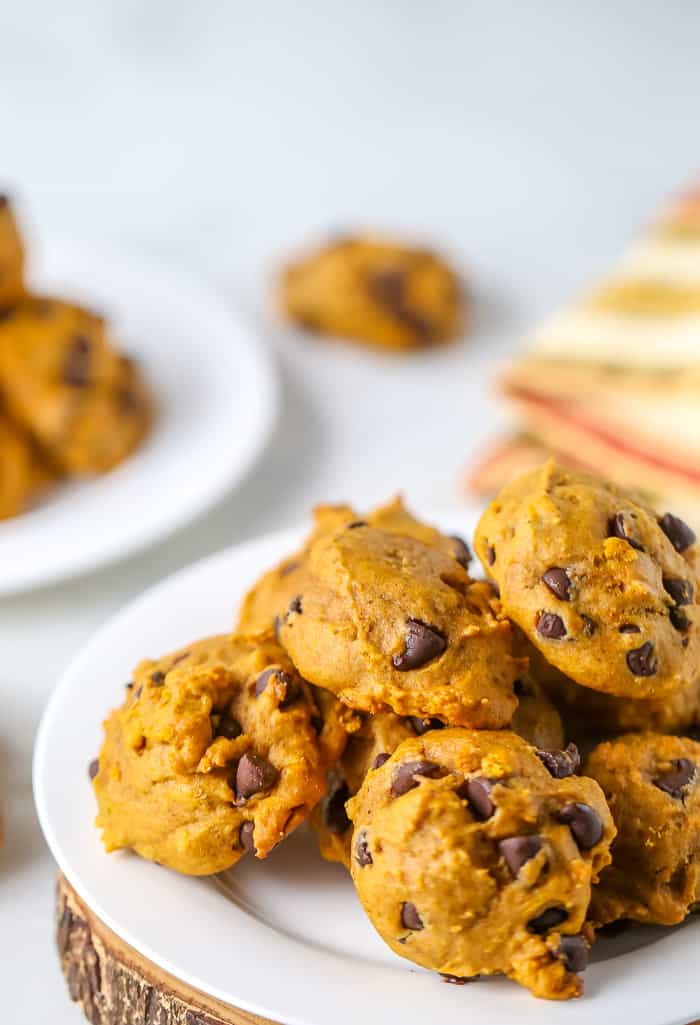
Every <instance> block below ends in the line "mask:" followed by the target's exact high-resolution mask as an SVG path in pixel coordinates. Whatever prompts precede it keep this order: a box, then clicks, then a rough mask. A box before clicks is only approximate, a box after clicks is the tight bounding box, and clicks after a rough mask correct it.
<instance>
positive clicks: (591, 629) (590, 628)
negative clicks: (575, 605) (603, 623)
mask: <svg viewBox="0 0 700 1025" xmlns="http://www.w3.org/2000/svg"><path fill="white" fill-rule="evenodd" d="M581 619H582V621H583V632H584V633H585V635H586V637H592V636H593V634H594V633H595V632H596V630H597V629H598V628H597V626H596V625H595V623H594V622H593V620H592V619H590V618H589V617H588V616H584V615H583V613H581Z"/></svg>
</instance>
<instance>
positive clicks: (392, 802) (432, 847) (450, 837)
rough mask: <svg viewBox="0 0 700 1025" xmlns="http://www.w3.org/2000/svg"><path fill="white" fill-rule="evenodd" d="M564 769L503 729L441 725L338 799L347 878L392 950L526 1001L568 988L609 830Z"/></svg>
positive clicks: (575, 981) (585, 785) (574, 989)
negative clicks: (501, 978)
mask: <svg viewBox="0 0 700 1025" xmlns="http://www.w3.org/2000/svg"><path fill="white" fill-rule="evenodd" d="M548 766H549V768H548ZM572 769H573V765H571V766H569V768H568V769H567V770H566V772H567V773H568V774H566V775H563V774H562V773H563V771H564V770H563V768H562V766H561V765H560V766H559V768H558V769H557V767H556V765H555V764H554V763H552V762H548V760H547V759H543V758H541V757H540V756H538V753H537V752H536V750H535V749H534V748H533V747H531V746H530V745H529V744H528V743H527V742H526V741H524V740H522V739H521V738H520V737H518V736H516V735H515V734H514V733H512V732H509V731H505V730H504V731H497V732H494V731H472V730H464V729H446V730H442V731H438V732H434V731H433V732H429V733H426V734H425V735H424V736H422V737H417V738H415V739H414V740H408V741H405V742H404V743H403V744H401V745H400V746H399V747H398V748H397V749H396V751H395V752H394V754H393V755H392V756H391V758H390V759H388V760H387V761H386V762H384V764H383V765H380V766H379V767H378V768H376V769H374V770H372V771H370V773H369V774H368V775H367V778H366V780H365V782H364V784H363V786H362V788H361V789H360V791H359V793H358V794H357V796H356V797H354V798H353V799H352V800H351V801H350V802H349V804H348V814H349V816H350V818H351V820H352V823H353V827H354V832H353V840H352V866H351V870H352V876H353V880H354V882H355V886H356V887H357V891H358V894H359V896H360V899H361V901H362V904H363V905H364V908H365V910H366V912H367V914H368V915H369V918H370V920H371V921H372V923H373V925H374V927H375V928H376V929H377V931H378V932H379V934H380V936H382V938H383V939H384V940H385V941H386V942H387V943H388V944H389V946H390V947H391V948H392V949H393V950H394V951H395V952H396V953H397V954H399V955H401V956H402V957H406V958H408V959H409V960H411V961H415V962H416V963H417V964H421V965H423V966H424V967H426V968H430V969H434V970H435V971H438V972H441V973H443V974H445V975H448V976H453V977H454V976H456V977H471V976H475V975H490V974H494V973H499V972H504V973H505V974H506V975H508V976H510V977H511V978H514V979H516V980H517V981H518V982H520V983H521V984H522V985H524V986H527V987H528V988H529V989H531V990H532V992H533V993H535V994H536V995H538V996H543V997H550V998H559V999H564V998H567V997H571V996H577V995H578V994H579V993H580V991H581V981H580V979H579V977H578V972H579V971H581V970H582V969H583V967H585V961H586V953H587V951H586V946H585V944H584V942H583V939H582V937H581V930H582V928H583V926H584V921H585V917H586V910H587V908H588V904H589V900H590V893H591V883H592V882H594V881H595V879H596V878H597V876H598V874H599V873H600V871H601V870H602V869H603V868H604V867H605V866H606V865H607V864H608V862H609V860H610V855H609V847H610V843H611V841H612V838H613V836H614V826H613V823H612V818H611V816H610V813H609V811H608V807H607V805H606V803H605V798H604V797H603V794H602V792H601V790H600V787H599V786H598V785H597V784H596V783H595V782H593V781H592V780H590V779H584V778H582V777H579V776H576V775H573V774H572V772H571V770H572ZM552 772H554V773H555V775H552Z"/></svg>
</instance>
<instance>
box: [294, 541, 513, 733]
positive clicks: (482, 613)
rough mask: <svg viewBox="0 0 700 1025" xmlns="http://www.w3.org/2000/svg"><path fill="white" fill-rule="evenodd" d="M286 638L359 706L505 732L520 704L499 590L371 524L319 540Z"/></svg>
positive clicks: (317, 679)
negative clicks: (497, 599)
mask: <svg viewBox="0 0 700 1025" xmlns="http://www.w3.org/2000/svg"><path fill="white" fill-rule="evenodd" d="M278 635H279V638H280V641H281V643H282V644H283V646H284V647H285V648H286V649H287V651H288V652H289V655H290V657H291V659H292V661H293V663H294V665H295V666H296V667H297V669H298V670H299V672H300V673H301V674H302V675H303V676H304V677H305V678H306V679H307V680H310V681H311V683H314V684H316V685H317V686H319V687H324V688H326V689H327V690H330V691H333V693H335V694H337V695H338V697H340V699H341V700H342V701H343V702H344V703H345V704H347V705H349V706H350V707H351V708H355V709H357V710H358V711H365V712H372V713H374V712H380V711H389V710H390V711H393V712H396V713H397V714H398V715H415V716H418V717H421V718H426V717H427V718H431V717H436V718H438V719H440V720H441V721H442V722H448V723H453V724H456V725H470V726H475V727H492V728H498V727H501V726H505V725H507V724H508V723H509V722H510V719H511V717H512V714H513V712H514V710H515V707H516V705H517V698H516V696H515V694H514V692H513V684H514V681H515V678H516V676H517V674H518V671H519V669H520V668H521V665H520V663H518V662H517V661H516V660H515V659H514V658H513V657H512V655H511V631H510V626H509V625H508V623H507V622H505V621H504V620H502V619H500V618H498V616H497V614H496V611H495V608H494V606H493V593H492V590H491V588H490V586H489V585H488V584H486V583H484V582H474V581H472V580H471V579H470V578H469V576H468V575H467V572H466V570H465V569H464V567H463V566H462V565H461V564H460V562H459V561H458V560H457V559H456V558H455V557H454V556H453V555H448V554H446V553H445V552H443V551H441V550H439V549H438V548H436V547H434V546H429V545H426V544H424V543H423V542H421V541H419V540H417V539H416V538H413V537H408V536H406V535H399V534H394V533H391V532H390V531H387V530H381V529H379V528H378V527H373V526H371V525H369V524H368V523H366V522H362V521H360V522H359V523H351V524H349V525H348V526H346V527H345V528H344V529H342V530H339V531H336V532H334V533H333V534H330V535H326V534H324V535H322V536H321V537H319V538H318V539H317V540H316V541H315V542H314V543H313V544H312V545H311V548H310V550H309V552H308V554H307V556H306V560H305V569H304V574H303V579H302V581H301V590H300V592H299V593H298V594H297V595H295V596H294V597H293V598H292V600H291V602H290V603H289V605H288V607H287V611H286V613H285V615H284V617H283V618H282V619H281V620H280V623H279V630H278Z"/></svg>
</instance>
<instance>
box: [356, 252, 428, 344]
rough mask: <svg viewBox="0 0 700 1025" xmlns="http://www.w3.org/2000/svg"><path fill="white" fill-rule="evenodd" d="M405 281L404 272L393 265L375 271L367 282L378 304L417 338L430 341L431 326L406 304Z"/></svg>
mask: <svg viewBox="0 0 700 1025" xmlns="http://www.w3.org/2000/svg"><path fill="white" fill-rule="evenodd" d="M406 283H407V276H406V272H405V271H404V270H400V269H398V268H394V267H388V268H386V269H384V270H378V271H375V272H374V273H373V274H371V275H370V277H369V279H368V282H367V284H368V288H369V293H370V295H371V296H372V298H373V299H375V300H376V302H378V303H379V304H380V306H382V307H383V308H384V309H385V310H387V312H389V313H391V314H393V316H394V317H396V319H397V320H399V321H401V323H402V324H405V326H406V327H408V328H410V329H411V331H413V332H414V334H415V335H416V336H417V337H418V338H420V339H421V340H423V341H430V339H431V338H432V335H433V327H432V325H431V324H430V323H429V322H428V321H427V320H426V318H425V317H422V316H421V315H420V314H419V313H416V311H415V310H413V309H411V307H410V306H409V305H408V303H407V301H406Z"/></svg>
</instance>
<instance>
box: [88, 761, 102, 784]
mask: <svg viewBox="0 0 700 1025" xmlns="http://www.w3.org/2000/svg"><path fill="white" fill-rule="evenodd" d="M99 771H100V760H99V758H93V759H92V761H91V762H90V764H89V765H88V776H89V777H90V779H94V778H95V776H96V775H97V773H98V772H99Z"/></svg>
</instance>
